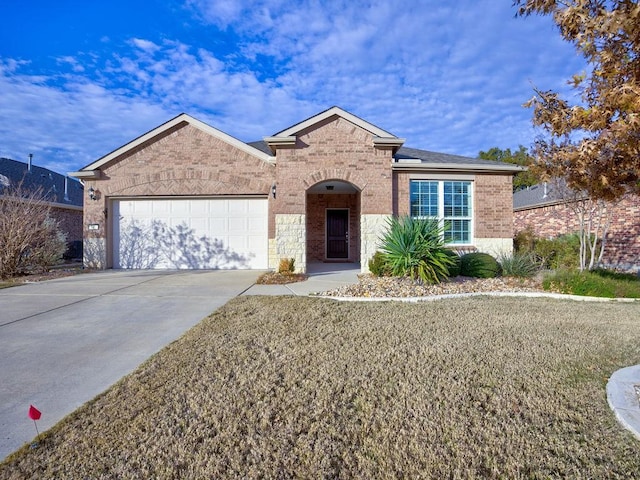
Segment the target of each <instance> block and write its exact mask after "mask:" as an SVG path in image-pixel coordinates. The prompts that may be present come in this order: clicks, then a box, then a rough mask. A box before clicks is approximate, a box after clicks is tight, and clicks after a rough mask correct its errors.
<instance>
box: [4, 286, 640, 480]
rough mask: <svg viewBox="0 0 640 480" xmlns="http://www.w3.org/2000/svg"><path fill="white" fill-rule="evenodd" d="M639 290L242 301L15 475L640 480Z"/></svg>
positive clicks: (7, 470)
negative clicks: (617, 375) (627, 416)
mask: <svg viewBox="0 0 640 480" xmlns="http://www.w3.org/2000/svg"><path fill="white" fill-rule="evenodd" d="M637 363H640V303H634V304H621V303H583V302H572V301H560V300H549V299H524V298H486V297H485V298H471V299H457V300H445V301H437V302H428V303H422V304H405V303H391V302H385V303H365V302H356V303H340V302H335V301H331V300H324V299H317V298H316V299H314V298H294V297H244V298H238V299H235V300H233V301H232V302H230V303H229V304H227V305H226V306H225V307H223V308H222V309H220V310H218V311H217V312H216V313H214V314H213V315H212V316H211V317H209V318H207V319H206V320H204V321H203V322H202V323H201V324H199V325H198V326H196V327H195V328H193V329H192V330H191V331H189V332H188V333H187V334H186V335H185V336H184V337H182V338H181V339H180V340H178V341H176V342H174V343H173V344H171V345H169V346H168V347H167V348H166V349H164V350H163V351H161V352H160V353H158V354H157V355H155V356H154V357H152V358H151V359H150V360H149V361H147V362H146V363H145V364H143V365H142V366H141V367H140V368H139V369H138V370H137V371H136V372H135V373H133V374H131V375H130V376H128V377H126V378H124V379H123V380H122V381H120V382H119V383H118V384H116V385H115V386H114V387H112V388H111V389H109V390H108V391H107V392H105V393H104V394H102V395H101V396H99V397H97V398H96V399H95V400H94V401H92V402H90V403H89V404H87V405H85V406H84V407H82V408H80V409H79V410H78V411H76V412H75V413H74V414H72V415H71V416H69V417H68V418H66V419H65V420H63V421H62V422H61V423H60V424H58V425H57V426H56V427H54V428H53V429H52V430H50V431H49V432H48V433H47V434H46V435H45V436H44V438H43V439H41V445H40V446H39V448H37V449H35V450H30V449H29V448H28V447H25V448H24V449H22V450H21V451H19V452H18V453H17V454H14V455H13V456H12V457H10V458H9V459H8V460H7V461H6V462H5V463H4V464H2V465H1V466H0V477H1V478H57V479H58V478H59V479H62V478H73V479H77V478H92V479H93V478H176V479H177V478H368V479H373V478H399V477H401V478H438V479H440V478H452V479H454V478H638V476H639V475H640V442H639V441H637V440H636V439H635V438H634V437H633V436H632V435H631V434H630V433H628V432H627V431H626V430H624V429H623V428H622V427H621V426H620V425H619V424H618V423H617V422H616V420H615V418H614V416H613V413H612V412H611V411H610V409H609V407H608V405H607V401H606V394H605V385H606V381H607V377H608V376H609V375H610V374H611V373H612V372H613V371H615V370H616V369H618V368H621V367H624V366H628V365H631V364H637Z"/></svg>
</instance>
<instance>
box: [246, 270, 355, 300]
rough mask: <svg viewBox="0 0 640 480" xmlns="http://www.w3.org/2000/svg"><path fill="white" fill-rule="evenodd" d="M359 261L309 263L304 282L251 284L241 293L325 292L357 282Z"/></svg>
mask: <svg viewBox="0 0 640 480" xmlns="http://www.w3.org/2000/svg"><path fill="white" fill-rule="evenodd" d="M359 274H360V264H359V263H309V264H307V275H309V278H308V279H307V280H305V281H304V282H296V283H288V284H286V285H253V286H252V287H251V288H249V289H248V290H246V291H245V292H244V293H243V295H297V296H307V295H309V294H312V293H319V292H326V291H328V290H333V289H335V288H338V287H341V286H343V285H352V284H354V283H358V275H359Z"/></svg>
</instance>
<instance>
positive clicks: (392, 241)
mask: <svg viewBox="0 0 640 480" xmlns="http://www.w3.org/2000/svg"><path fill="white" fill-rule="evenodd" d="M442 233H443V227H441V226H440V224H439V223H438V221H437V220H435V219H417V218H413V217H410V216H401V217H391V218H390V219H389V220H388V225H387V231H386V233H385V234H384V236H383V237H382V238H381V242H382V245H381V247H380V251H381V252H382V253H383V255H384V259H385V263H386V264H387V265H388V266H389V268H390V270H391V273H392V274H393V275H395V276H399V277H402V276H408V277H411V278H412V279H414V280H416V279H418V280H419V281H421V282H423V283H440V281H441V280H443V279H447V278H448V276H449V267H450V266H452V265H453V264H454V260H453V259H452V258H451V257H450V256H449V255H447V252H446V251H445V250H446V249H445V247H444V241H443V236H442Z"/></svg>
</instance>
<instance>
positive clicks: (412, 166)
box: [392, 161, 522, 175]
mask: <svg viewBox="0 0 640 480" xmlns="http://www.w3.org/2000/svg"><path fill="white" fill-rule="evenodd" d="M392 168H393V169H394V170H440V171H447V172H456V171H464V172H477V173H505V174H506V173H508V174H511V175H514V174H516V173H518V172H521V171H522V169H521V168H520V167H518V166H515V165H504V166H503V165H481V164H476V163H433V162H420V163H414V162H403V161H399V162H393V165H392Z"/></svg>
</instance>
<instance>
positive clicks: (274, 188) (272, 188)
mask: <svg viewBox="0 0 640 480" xmlns="http://www.w3.org/2000/svg"><path fill="white" fill-rule="evenodd" d="M271 196H272V197H273V198H276V184H275V183H274V184H273V185H271Z"/></svg>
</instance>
